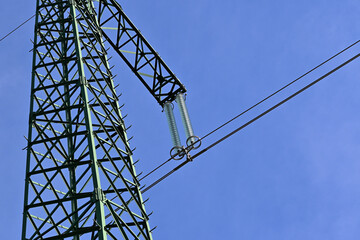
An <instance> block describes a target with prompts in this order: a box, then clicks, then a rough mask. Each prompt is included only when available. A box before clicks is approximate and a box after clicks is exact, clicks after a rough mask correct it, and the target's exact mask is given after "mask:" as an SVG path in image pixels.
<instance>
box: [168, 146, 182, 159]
mask: <svg viewBox="0 0 360 240" xmlns="http://www.w3.org/2000/svg"><path fill="white" fill-rule="evenodd" d="M183 149H184V147H180V146H175V147H173V148H172V149H171V150H170V156H171V158H172V159H174V160H181V159H183V158H184V156H185V152H184V150H183Z"/></svg>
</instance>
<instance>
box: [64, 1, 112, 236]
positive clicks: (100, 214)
mask: <svg viewBox="0 0 360 240" xmlns="http://www.w3.org/2000/svg"><path fill="white" fill-rule="evenodd" d="M74 4H75V1H70V5H71V6H70V11H71V16H72V22H73V31H74V36H75V49H76V55H77V59H78V71H79V79H80V83H81V96H82V99H83V101H84V105H85V106H84V115H85V124H86V128H87V131H88V135H87V139H88V146H89V153H90V159H91V161H92V164H91V168H92V178H93V185H94V196H95V199H94V201H95V204H96V214H95V215H96V221H97V225H98V226H99V231H98V237H99V239H100V240H106V239H107V235H106V231H105V225H106V224H105V211H104V203H103V198H104V196H103V191H102V189H101V183H100V175H99V169H98V160H97V157H96V148H95V141H94V136H95V134H94V132H93V128H92V122H91V115H90V106H89V98H88V92H87V91H88V90H87V86H86V84H87V81H86V76H85V72H84V65H83V62H82V59H83V58H82V53H81V44H80V38H79V29H78V23H77V18H76V16H77V14H76V8H75V5H74Z"/></svg>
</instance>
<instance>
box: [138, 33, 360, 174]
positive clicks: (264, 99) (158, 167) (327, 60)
mask: <svg viewBox="0 0 360 240" xmlns="http://www.w3.org/2000/svg"><path fill="white" fill-rule="evenodd" d="M359 42H360V40H357V41H356V42H354V43H352V44H350V45H349V46H347V47H346V48H344V49H342V50H341V51H339V52H337V53H336V54H334V55H333V56H331V57H330V58H328V59H326V60H325V61H323V62H322V63H320V64H319V65H317V66H316V67H314V68H312V69H311V70H309V71H307V72H306V73H304V74H303V75H301V76H300V77H298V78H296V79H295V80H293V81H291V82H289V83H288V84H286V85H285V86H283V87H282V88H280V89H278V90H277V91H275V92H273V93H271V94H270V95H268V96H267V97H265V98H263V99H262V100H260V101H259V102H257V103H255V104H254V105H252V106H251V107H249V108H247V109H246V110H244V111H243V112H241V113H240V114H238V115H236V116H235V117H233V118H232V119H230V120H229V121H227V122H225V123H224V124H222V125H220V126H219V127H217V128H215V129H214V130H212V131H211V132H209V133H207V134H206V135H204V136H203V137H202V138H200V139H199V140H197V141H195V142H194V143H193V144H191V145H190V146H188V147H187V148H186V150H189V148H190V147H192V146H194V145H195V144H197V143H198V142H199V141H201V140H203V139H205V138H207V137H208V136H210V135H211V134H213V133H215V132H217V131H218V130H220V129H221V128H223V127H225V126H226V125H228V124H230V123H231V122H233V121H234V120H236V119H238V118H239V117H241V116H242V115H244V114H245V113H247V112H249V111H250V110H252V109H254V108H255V107H257V106H259V105H260V104H262V103H263V102H265V101H266V100H268V99H270V98H272V97H274V96H275V95H277V94H278V93H280V92H282V91H283V90H285V89H286V88H288V87H290V86H291V85H293V84H294V83H296V82H298V81H299V80H300V79H302V78H304V77H305V76H307V75H309V74H310V73H312V72H314V71H315V70H317V69H318V68H320V67H322V66H323V65H325V64H326V63H328V62H329V61H331V60H333V59H334V58H336V57H338V56H339V55H340V54H342V53H344V52H346V51H347V50H349V49H350V48H352V47H354V46H355V45H357V44H358V43H359ZM178 154H179V153H177V154H176V155H178ZM176 155H175V156H176ZM172 159H173V157H171V158H169V159H167V160H166V161H165V162H163V163H162V164H160V165H159V166H157V167H156V168H154V169H153V170H152V171H150V172H149V173H147V174H146V175H145V176H143V177H142V178H141V179H139V181H141V180H143V179H145V178H146V177H148V176H150V175H151V174H153V173H154V172H156V171H157V170H158V169H160V168H161V167H163V166H164V165H165V164H167V163H168V162H170V161H171V160H172Z"/></svg>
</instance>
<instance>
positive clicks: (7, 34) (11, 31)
mask: <svg viewBox="0 0 360 240" xmlns="http://www.w3.org/2000/svg"><path fill="white" fill-rule="evenodd" d="M35 15H36V14H34V15H32V16H31V17H30V18H28V19H27V20H26V21H25V22H23V23H21V24H20V25H19V26H17V27H16V28H15V29H13V30H12V31H11V32H9V33H8V34H6V35H5V36H4V37H2V38H1V39H0V42H1V41H2V40H4V39H5V38H7V37H8V36H10V35H11V34H12V33H13V32H15V31H16V30H18V29H19V28H20V27H22V26H23V25H24V24H25V23H27V22H28V21H30V20H31V19H32V18H33V17H35Z"/></svg>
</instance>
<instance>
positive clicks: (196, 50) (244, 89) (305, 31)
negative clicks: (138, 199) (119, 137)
mask: <svg viewBox="0 0 360 240" xmlns="http://www.w3.org/2000/svg"><path fill="white" fill-rule="evenodd" d="M120 3H121V5H122V6H123V8H124V10H125V12H126V13H127V14H128V16H129V17H130V18H131V19H132V21H133V22H134V23H135V25H136V26H137V27H138V28H139V29H140V30H141V32H142V33H143V34H144V35H145V37H146V38H147V39H148V41H149V42H150V43H151V44H152V46H153V47H154V48H155V49H156V50H157V51H158V52H159V53H160V55H161V56H162V58H163V59H164V60H165V62H166V63H167V64H168V65H169V66H170V68H171V69H172V70H173V72H175V74H176V75H177V76H178V77H179V78H180V80H181V81H182V82H183V83H184V84H185V86H186V88H187V89H188V96H187V104H188V108H189V111H190V115H191V119H192V122H193V126H194V129H195V132H196V133H197V135H199V136H203V135H205V134H206V133H207V132H209V131H211V130H212V129H214V128H215V127H217V126H218V125H220V124H222V123H223V122H225V121H227V120H228V119H230V118H231V117H233V116H235V115H236V114H238V113H239V112H240V111H242V110H244V109H245V108H247V107H249V106H251V105H252V104H254V103H255V102H256V101H258V100H260V99H261V98H263V97H264V96H266V95H268V94H270V93H272V92H273V91H275V90H277V89H278V88H280V87H282V86H283V85H285V84H286V83H288V82H290V81H291V80H293V79H295V78H296V77H298V76H299V75H301V74H302V73H304V72H306V71H307V70H309V69H310V68H312V67H314V66H315V65H317V64H319V63H320V62H322V61H323V60H325V59H326V58H328V57H330V56H331V55H332V54H334V53H336V52H337V51H339V50H341V49H343V48H344V47H346V46H347V45H350V44H351V43H353V42H355V41H357V40H359V39H360V37H359V36H360V25H359V24H358V22H359V14H358V13H359V11H360V7H359V4H358V1H354V0H343V1H329V0H328V1H319V0H315V1H308V0H305V1H284V0H279V1H264V0H263V1H260V0H254V1H243V0H241V1H233V0H224V1H221V2H220V1H204V0H198V1H189V0H184V1H165V0H159V1H156V2H154V1H122V2H120ZM34 8H35V1H22V0H21V1H9V2H7V4H6V5H3V7H2V8H1V9H0V21H1V22H2V24H1V27H0V37H2V36H3V35H5V34H6V33H7V32H9V31H10V30H12V29H13V28H14V27H15V26H17V25H18V24H19V23H21V22H22V21H24V20H25V19H27V18H28V17H29V16H31V15H32V14H34ZM33 23H34V22H33V21H31V22H30V23H28V24H27V25H25V26H24V27H23V28H21V29H20V30H19V31H17V32H16V33H14V34H13V35H11V36H10V37H9V38H7V39H6V40H4V41H2V42H0V53H1V55H0V66H1V67H0V69H1V75H0V112H1V117H0V126H1V133H2V134H1V137H0V146H1V147H0V156H1V168H0V181H1V182H2V183H3V184H2V194H1V195H2V197H1V198H0V206H2V211H1V214H0V232H1V235H2V238H3V239H19V237H20V231H21V218H22V205H23V189H24V174H25V151H22V150H21V149H22V148H23V147H25V144H26V143H25V140H24V138H23V136H24V135H26V134H27V127H28V126H27V122H28V120H27V119H28V111H29V110H28V109H29V93H30V76H31V54H30V53H29V50H30V49H31V48H32V45H31V42H30V38H32V37H33ZM359 50H360V46H357V47H355V48H354V49H352V50H351V51H349V52H348V53H346V54H344V56H342V57H340V58H338V59H336V60H335V61H333V62H331V63H330V64H328V65H327V66H325V67H324V68H322V69H320V70H319V71H316V72H315V73H313V74H311V75H310V76H309V77H307V78H305V79H304V80H303V81H302V82H301V83H299V84H297V85H296V86H294V87H292V88H291V89H289V90H287V91H286V92H285V93H283V94H282V95H280V96H279V97H278V98H275V99H273V100H271V101H269V102H268V103H266V104H264V105H263V106H262V107H260V108H258V109H257V110H255V111H253V112H251V113H249V114H248V115H246V116H244V117H243V118H240V119H239V120H238V121H236V122H234V123H233V124H231V125H230V126H228V127H227V128H226V129H224V130H223V131H221V132H219V133H217V134H215V135H213V136H212V137H209V138H208V139H207V140H206V141H204V142H203V146H207V145H208V144H210V143H211V142H212V141H214V140H217V139H218V138H220V137H221V136H223V135H224V134H226V133H227V132H228V131H231V130H232V129H234V128H236V127H238V126H240V125H241V124H242V123H244V122H245V121H246V120H248V119H250V118H251V117H253V116H255V115H256V114H257V113H259V112H261V111H262V110H265V109H266V108H267V107H269V106H271V105H272V104H274V103H275V102H276V101H277V100H280V99H281V98H283V97H285V96H287V95H289V94H291V93H292V92H294V91H295V90H297V89H299V88H300V87H302V86H304V85H305V84H306V83H309V82H310V81H311V80H313V79H315V78H316V77H318V76H320V75H321V74H324V73H325V72H326V71H329V70H330V69H331V68H333V67H334V66H336V65H338V64H340V63H341V62H342V61H344V60H346V59H347V58H349V57H350V56H353V55H355V54H357V53H359ZM112 64H114V65H115V66H116V67H115V68H114V71H115V73H117V74H118V75H119V77H118V78H117V81H118V83H120V84H121V86H120V89H121V91H122V92H123V97H122V101H123V102H124V103H126V106H125V108H124V113H125V114H128V117H127V118H126V122H127V123H128V124H132V125H133V127H132V128H131V129H130V130H129V131H130V133H129V135H130V136H131V135H134V136H135V137H134V139H133V140H132V142H131V143H132V146H133V147H136V149H137V150H136V151H135V157H134V158H135V159H137V158H140V159H141V161H140V163H139V164H138V165H137V166H138V171H144V173H146V172H148V171H149V170H151V169H152V168H153V167H155V166H157V165H158V164H160V163H162V162H163V161H164V160H166V159H167V158H168V154H169V153H168V152H169V149H170V148H171V141H170V135H169V132H168V128H167V125H166V119H165V116H164V114H163V113H162V112H161V109H160V107H159V106H158V105H157V103H156V102H155V100H154V99H152V97H151V96H150V94H149V93H148V92H147V90H146V89H145V88H144V87H143V86H142V84H141V83H140V82H139V81H138V80H137V79H136V77H134V76H132V74H131V72H130V71H129V70H128V69H127V66H125V64H123V63H122V62H121V60H120V58H119V57H116V56H115V55H114V58H113V59H112ZM359 69H360V62H359V60H358V61H355V62H353V63H351V64H350V65H349V66H346V67H345V68H343V69H341V70H340V71H339V72H337V73H335V74H334V75H332V76H331V77H329V78H327V79H326V80H324V81H322V82H320V83H319V84H318V85H316V86H315V87H313V88H311V89H310V90H308V91H306V92H305V93H303V94H301V95H300V96H298V97H296V98H295V99H293V100H291V102H289V103H287V104H285V105H284V106H282V107H280V108H279V109H277V110H276V111H274V112H272V113H271V114H269V115H267V116H265V117H263V118H261V119H260V120H259V121H257V122H256V123H254V124H253V125H251V126H249V127H248V128H246V129H244V131H241V132H240V133H238V134H237V135H235V136H233V137H232V138H230V139H228V140H227V141H225V142H223V143H221V144H220V145H218V146H216V147H215V148H213V149H211V150H210V151H208V152H207V153H205V154H203V155H202V156H201V157H199V158H197V159H196V161H194V162H193V163H190V164H188V165H187V166H186V167H184V168H183V169H181V171H179V172H177V173H176V174H174V175H172V176H171V177H170V178H169V179H167V180H166V181H164V182H163V183H161V184H160V185H158V186H156V187H155V188H153V189H151V190H150V191H149V192H147V193H146V194H145V196H144V197H145V198H147V197H149V198H150V200H149V201H148V204H147V205H146V208H147V211H148V212H151V211H154V214H153V215H152V216H151V218H150V224H151V226H152V227H154V226H156V225H157V226H158V228H157V229H156V230H155V231H154V234H153V236H154V239H172V240H177V239H207V240H212V239H269V240H272V239H274V240H287V239H294V240H297V239H299V240H300V239H301V240H303V239H309V240H310V239H328V240H332V239H334V240H335V239H341V240H352V239H358V236H359V235H360V214H359V213H360V201H359V199H360V174H359V172H360V162H359V157H358V156H359V153H360V148H359V145H360V137H359V135H360V121H359V119H360V114H358V110H359V107H360V100H359V90H360V81H359V80H360V71H359ZM177 117H178V123H180V118H179V116H178V115H177ZM183 139H184V137H183ZM177 163H178V162H172V163H170V164H169V166H167V167H165V169H164V170H163V171H160V172H159V173H157V174H155V175H154V176H153V177H152V178H149V179H147V180H146V181H145V182H144V183H147V184H150V183H151V182H152V181H153V180H155V179H156V178H157V177H159V176H161V174H163V173H165V172H166V171H167V170H169V169H171V167H173V166H175V165H176V164H177Z"/></svg>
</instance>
